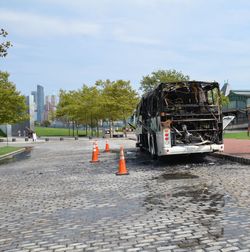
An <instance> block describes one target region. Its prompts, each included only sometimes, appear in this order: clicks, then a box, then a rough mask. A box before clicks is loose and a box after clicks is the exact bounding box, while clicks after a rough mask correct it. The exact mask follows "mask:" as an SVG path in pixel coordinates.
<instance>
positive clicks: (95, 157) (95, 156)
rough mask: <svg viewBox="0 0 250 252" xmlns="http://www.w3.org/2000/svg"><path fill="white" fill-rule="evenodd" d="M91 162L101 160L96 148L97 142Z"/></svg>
mask: <svg viewBox="0 0 250 252" xmlns="http://www.w3.org/2000/svg"><path fill="white" fill-rule="evenodd" d="M89 162H90V163H97V162H100V161H99V160H98V154H97V150H96V144H95V143H94V144H93V152H92V160H91V161H89Z"/></svg>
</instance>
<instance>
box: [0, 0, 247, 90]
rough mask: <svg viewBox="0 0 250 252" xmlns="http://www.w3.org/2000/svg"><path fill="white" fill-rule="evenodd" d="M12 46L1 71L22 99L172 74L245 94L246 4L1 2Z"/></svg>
mask: <svg viewBox="0 0 250 252" xmlns="http://www.w3.org/2000/svg"><path fill="white" fill-rule="evenodd" d="M0 24H1V25H0V28H1V27H2V28H4V29H6V30H7V31H8V32H9V36H8V39H9V40H11V41H12V43H13V47H12V48H11V49H10V50H9V55H8V57H7V58H6V59H1V61H0V70H4V71H8V72H9V73H10V74H11V77H10V79H11V80H12V81H13V82H14V83H15V84H16V86H17V88H18V89H19V90H21V91H22V92H23V93H25V94H28V93H30V91H31V90H33V89H35V87H36V85H37V84H40V85H43V86H44V87H45V93H47V94H51V93H57V92H58V90H59V89H60V88H62V89H66V90H69V89H77V88H80V87H81V86H82V84H83V83H85V84H88V85H92V84H94V83H95V81H96V80H98V79H107V78H109V79H111V80H117V79H125V80H130V81H131V83H132V85H133V87H134V88H135V89H138V88H139V83H140V80H141V78H142V76H144V75H147V74H150V73H151V72H152V71H156V70H158V69H176V70H178V71H182V72H183V73H184V74H188V75H189V76H190V77H191V79H195V80H216V81H218V82H220V83H221V84H223V82H224V80H227V79H228V80H229V83H230V84H231V86H232V88H234V89H250V73H249V69H250V1H248V0H237V1H234V0H209V1H208V0H123V1H121V0H89V1H85V0H74V1H73V0H72V1H70V0H22V1H20V0H1V1H0Z"/></svg>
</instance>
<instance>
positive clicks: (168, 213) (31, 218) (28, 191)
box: [0, 139, 250, 252]
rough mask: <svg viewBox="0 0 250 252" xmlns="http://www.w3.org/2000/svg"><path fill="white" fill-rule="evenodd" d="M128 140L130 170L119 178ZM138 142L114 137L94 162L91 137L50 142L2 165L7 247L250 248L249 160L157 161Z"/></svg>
mask: <svg viewBox="0 0 250 252" xmlns="http://www.w3.org/2000/svg"><path fill="white" fill-rule="evenodd" d="M121 143H122V144H123V145H124V147H125V149H126V150H127V151H126V158H127V167H128V168H129V170H130V175H129V176H120V177H119V176H115V175H114V173H115V172H116V170H117V164H118V153H117V152H118V148H119V146H120V144H121ZM104 144H105V142H104V141H103V140H100V143H99V148H100V149H102V148H104ZM133 146H134V141H132V140H120V139H116V140H113V141H112V142H111V148H112V149H113V150H114V151H113V152H112V153H109V154H103V153H102V154H101V156H100V160H101V162H100V163H99V164H90V163H89V160H90V157H91V142H90V141H88V140H80V141H63V142H59V141H57V142H47V143H42V144H36V145H35V149H34V150H33V151H32V152H31V154H30V155H31V156H30V157H26V158H25V159H22V160H20V161H18V162H10V163H5V164H1V165H0V203H1V205H0V206H1V207H0V250H1V251H55V252H57V251H131V252H132V251H250V208H249V206H250V197H249V194H250V183H249V182H250V169H249V167H248V166H244V165H240V164H236V163H229V162H226V161H223V160H216V159H213V158H211V157H210V158H207V159H205V160H204V161H197V160H196V161H195V160H189V159H184V158H179V159H178V163H176V162H177V161H176V160H175V162H172V161H171V160H163V161H161V162H159V161H151V160H150V159H149V157H148V156H147V155H145V154H142V153H139V152H136V151H135V149H133V148H132V147H133Z"/></svg>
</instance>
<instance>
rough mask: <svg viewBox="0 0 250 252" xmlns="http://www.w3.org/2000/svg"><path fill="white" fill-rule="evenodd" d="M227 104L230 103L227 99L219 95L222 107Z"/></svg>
mask: <svg viewBox="0 0 250 252" xmlns="http://www.w3.org/2000/svg"><path fill="white" fill-rule="evenodd" d="M229 102H230V101H229V97H228V96H225V95H224V94H222V93H221V103H222V106H224V105H228V104H229Z"/></svg>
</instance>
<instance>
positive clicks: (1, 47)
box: [0, 29, 12, 57]
mask: <svg viewBox="0 0 250 252" xmlns="http://www.w3.org/2000/svg"><path fill="white" fill-rule="evenodd" d="M7 35H8V32H6V31H5V30H4V29H1V30H0V37H2V38H6V37H7ZM11 46H12V44H11V43H10V41H5V42H2V43H0V57H6V56H7V54H8V52H7V51H8V49H9V48H10V47H11Z"/></svg>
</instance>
